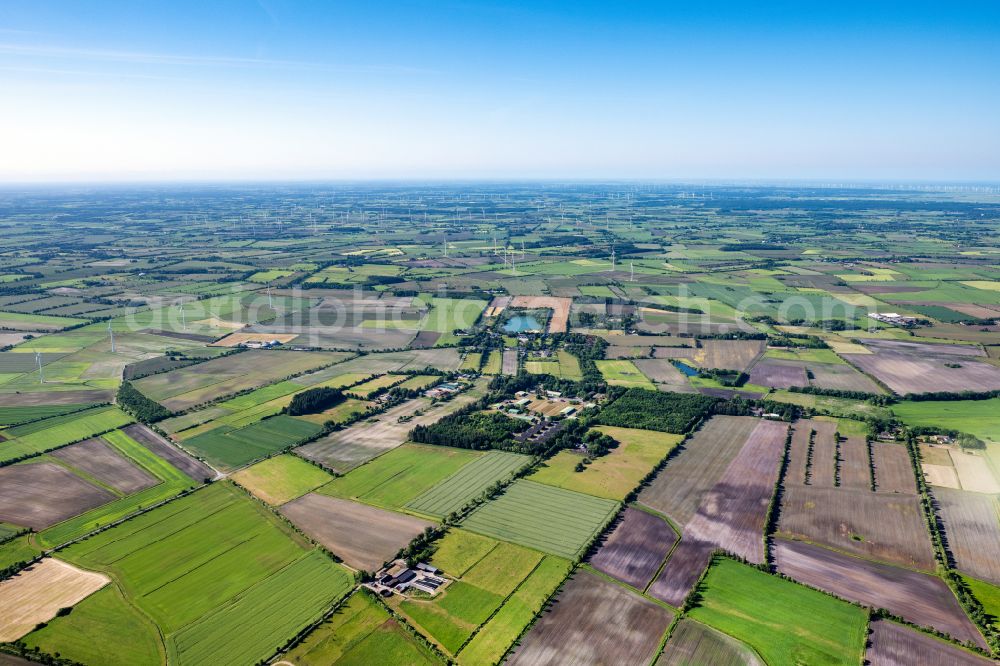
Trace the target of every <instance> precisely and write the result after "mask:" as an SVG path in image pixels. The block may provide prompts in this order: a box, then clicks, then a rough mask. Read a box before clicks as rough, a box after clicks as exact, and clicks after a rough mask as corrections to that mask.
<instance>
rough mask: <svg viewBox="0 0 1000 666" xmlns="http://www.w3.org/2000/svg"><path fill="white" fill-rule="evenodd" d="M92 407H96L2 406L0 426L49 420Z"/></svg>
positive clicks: (83, 405)
mask: <svg viewBox="0 0 1000 666" xmlns="http://www.w3.org/2000/svg"><path fill="white" fill-rule="evenodd" d="M94 406H96V405H93V404H79V405H38V406H28V407H10V406H3V407H0V426H10V425H14V424H17V423H24V422H25V421H35V420H37V419H50V418H52V417H55V416H60V415H62V414H68V413H70V412H77V411H80V410H83V409H86V408H88V407H94Z"/></svg>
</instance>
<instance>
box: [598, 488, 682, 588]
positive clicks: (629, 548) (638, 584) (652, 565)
mask: <svg viewBox="0 0 1000 666" xmlns="http://www.w3.org/2000/svg"><path fill="white" fill-rule="evenodd" d="M676 541H677V534H675V533H674V531H673V529H671V527H670V525H668V524H667V522H666V521H665V520H663V519H662V518H658V517H657V516H654V515H652V514H649V513H646V512H645V511H641V510H639V509H633V508H631V507H627V508H626V509H625V511H624V512H623V513H622V519H621V520H620V521H619V523H618V524H617V525H616V526H615V528H614V530H613V531H612V532H611V535H610V536H609V537H608V538H607V540H606V541H605V542H604V544H603V545H602V546H601V548H600V550H598V551H597V553H595V554H594V556H593V557H592V558H591V560H590V563H591V565H593V567H594V568H595V569H597V570H598V571H603V572H604V573H606V574H608V575H609V576H611V577H613V578H617V579H618V580H620V581H622V582H624V583H628V584H629V585H631V586H632V587H635V588H638V589H640V590H643V589H645V588H646V585H648V584H649V581H650V580H652V579H653V576H655V575H656V571H657V569H659V567H660V563H662V562H663V560H664V559H665V558H666V557H667V553H669V552H670V548H671V547H672V546H673V545H674V543H675V542H676Z"/></svg>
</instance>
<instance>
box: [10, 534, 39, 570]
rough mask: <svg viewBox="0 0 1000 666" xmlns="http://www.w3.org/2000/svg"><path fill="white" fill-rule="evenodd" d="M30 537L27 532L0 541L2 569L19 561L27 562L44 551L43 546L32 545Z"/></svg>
mask: <svg viewBox="0 0 1000 666" xmlns="http://www.w3.org/2000/svg"><path fill="white" fill-rule="evenodd" d="M30 538H31V537H30V536H29V535H27V534H25V535H24V536H19V537H14V538H13V539H8V540H7V541H4V542H3V543H0V569H5V568H7V567H9V566H10V565H12V564H17V563H18V562H27V561H28V560H31V559H34V557H35V556H36V555H38V554H39V553H41V552H42V549H41V548H38V547H35V546H33V545H31V541H30Z"/></svg>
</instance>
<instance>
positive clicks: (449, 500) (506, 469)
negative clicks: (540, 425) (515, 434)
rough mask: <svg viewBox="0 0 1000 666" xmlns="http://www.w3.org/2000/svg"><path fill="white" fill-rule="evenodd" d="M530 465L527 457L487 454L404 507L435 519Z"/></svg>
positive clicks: (515, 454) (454, 509) (504, 452)
mask: <svg viewBox="0 0 1000 666" xmlns="http://www.w3.org/2000/svg"><path fill="white" fill-rule="evenodd" d="M529 462H531V459H530V458H529V457H528V456H523V455H520V454H517V453H507V452H506V451H488V452H487V453H486V454H485V455H483V456H482V457H480V458H478V459H476V460H473V461H472V462H471V463H469V464H468V465H466V466H464V467H462V468H461V469H460V470H458V471H457V472H455V473H454V474H452V475H451V476H449V477H448V478H447V479H445V480H443V481H441V483H438V484H437V485H435V486H434V487H433V488H430V489H429V490H427V491H426V492H424V493H422V494H421V495H419V496H418V497H416V498H414V499H413V500H412V501H410V502H409V503H407V505H406V508H407V509H409V510H410V511H413V512H414V513H420V514H424V515H427V516H434V517H436V518H443V517H444V516H447V515H448V514H450V513H451V512H453V511H458V510H459V509H461V508H462V507H464V506H465V505H466V504H468V503H469V502H470V501H472V500H473V499H475V498H476V497H479V496H480V495H481V494H482V493H483V492H484V491H485V490H486V489H487V488H489V487H490V486H492V485H493V484H494V483H496V482H498V481H505V480H507V479H509V478H510V477H511V476H512V475H513V474H514V473H515V472H517V470H519V469H521V468H522V467H524V466H525V465H527V464H528V463H529Z"/></svg>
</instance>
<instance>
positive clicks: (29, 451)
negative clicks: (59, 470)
mask: <svg viewBox="0 0 1000 666" xmlns="http://www.w3.org/2000/svg"><path fill="white" fill-rule="evenodd" d="M68 417H73V418H68ZM47 420H48V419H47ZM53 420H56V421H57V422H56V423H54V424H52V425H45V421H38V422H35V423H32V424H30V425H31V426H33V427H32V429H31V430H30V432H28V433H27V434H23V435H21V436H15V437H14V438H13V439H8V440H7V441H0V464H2V463H4V462H8V461H11V460H15V459H17V458H21V457H27V456H31V455H34V454H39V453H46V452H48V451H53V450H55V449H58V448H60V447H62V446H65V445H67V444H72V443H75V442H78V441H82V440H84V439H89V438H90V437H96V436H98V435H102V434H104V433H106V432H110V431H112V430H115V429H116V428H120V427H121V426H124V425H128V424H129V423H131V422H132V420H133V419H132V417H131V416H128V415H127V414H125V413H124V412H122V411H121V410H120V409H118V408H117V407H112V406H108V407H97V408H94V409H93V410H87V411H84V412H77V413H74V414H70V415H66V416H57V417H55V419H53ZM22 428H23V426H22ZM13 430H15V429H10V430H8V431H6V432H4V433H3V434H4V435H5V436H6V435H7V434H8V433H11V434H13V432H12V431H13ZM21 432H23V430H22V431H21Z"/></svg>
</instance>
